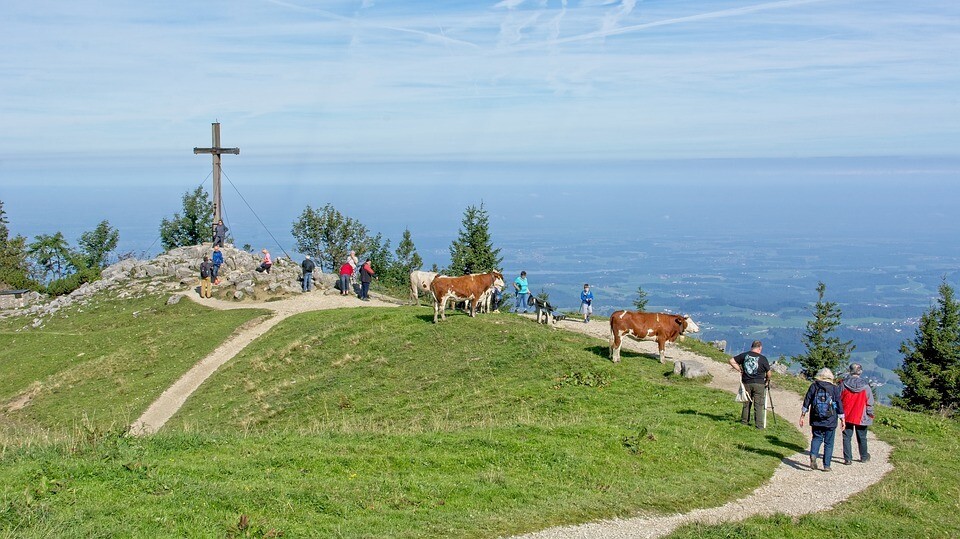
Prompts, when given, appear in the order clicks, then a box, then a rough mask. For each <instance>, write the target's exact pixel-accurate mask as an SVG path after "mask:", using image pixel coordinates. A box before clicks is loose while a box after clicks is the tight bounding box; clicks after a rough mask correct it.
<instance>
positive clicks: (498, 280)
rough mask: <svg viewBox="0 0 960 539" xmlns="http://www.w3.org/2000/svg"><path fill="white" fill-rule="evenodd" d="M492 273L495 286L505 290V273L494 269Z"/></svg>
mask: <svg viewBox="0 0 960 539" xmlns="http://www.w3.org/2000/svg"><path fill="white" fill-rule="evenodd" d="M491 273H492V274H493V286H494V287H496V289H497V290H503V287H504V286H506V284H505V283H504V282H503V274H502V273H500V272H499V271H493V272H491Z"/></svg>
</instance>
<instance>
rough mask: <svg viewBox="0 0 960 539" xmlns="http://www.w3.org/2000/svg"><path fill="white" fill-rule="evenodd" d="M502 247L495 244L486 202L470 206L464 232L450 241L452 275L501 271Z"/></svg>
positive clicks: (449, 269) (464, 218)
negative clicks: (485, 205)
mask: <svg viewBox="0 0 960 539" xmlns="http://www.w3.org/2000/svg"><path fill="white" fill-rule="evenodd" d="M501 262H503V257H501V256H500V249H499V248H498V249H494V248H493V241H492V240H491V239H490V217H489V215H488V214H487V210H485V209H484V207H483V203H482V202H481V203H480V207H479V208H478V207H476V206H467V209H466V210H464V212H463V221H462V223H461V228H460V234H459V236H458V237H457V239H456V240H454V241H453V243H451V244H450V267H449V268H447V273H448V274H449V275H465V274H468V273H484V272H487V271H500V270H501V267H500V263H501Z"/></svg>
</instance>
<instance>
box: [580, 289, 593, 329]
mask: <svg viewBox="0 0 960 539" xmlns="http://www.w3.org/2000/svg"><path fill="white" fill-rule="evenodd" d="M580 312H581V313H583V323H584V324H586V323H587V322H589V321H590V315H591V314H593V292H591V291H590V285H589V284H584V285H583V292H580Z"/></svg>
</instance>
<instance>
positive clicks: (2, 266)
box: [0, 200, 36, 289]
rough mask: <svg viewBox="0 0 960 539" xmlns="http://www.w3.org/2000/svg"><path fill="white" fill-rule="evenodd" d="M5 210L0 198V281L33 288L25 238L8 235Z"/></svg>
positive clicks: (13, 286)
mask: <svg viewBox="0 0 960 539" xmlns="http://www.w3.org/2000/svg"><path fill="white" fill-rule="evenodd" d="M6 214H7V212H6V211H4V209H3V201H2V200H0V283H2V284H3V285H6V286H9V287H11V288H17V289H20V288H34V287H35V286H36V283H34V282H33V281H32V280H31V279H30V268H29V266H28V265H27V251H26V249H27V239H26V238H25V237H23V236H21V235H19V234H18V235H16V236H14V237H12V238H11V237H10V229H9V228H7V224H8V223H9V221H8V220H7V217H6Z"/></svg>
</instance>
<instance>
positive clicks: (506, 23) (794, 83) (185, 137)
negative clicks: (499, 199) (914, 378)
mask: <svg viewBox="0 0 960 539" xmlns="http://www.w3.org/2000/svg"><path fill="white" fill-rule="evenodd" d="M317 5H318V4H313V3H307V2H303V1H289V0H264V1H263V2H260V3H245V4H242V5H241V6H237V5H236V4H235V3H229V2H226V1H225V0H222V1H216V0H215V1H213V2H212V3H210V5H208V6H207V7H206V8H205V11H204V13H203V14H200V13H198V12H197V11H196V9H195V6H193V5H192V4H188V3H186V2H179V1H175V2H169V3H160V4H149V3H148V4H142V3H141V4H127V3H122V2H118V1H116V0H111V1H108V2H106V3H99V2H97V3H94V2H88V1H86V0H81V1H79V2H75V3H70V4H60V3H56V2H49V3H45V2H42V1H41V2H40V3H29V4H28V3H26V2H16V1H15V2H13V3H12V4H10V5H9V6H7V7H5V21H4V23H3V30H4V31H3V32H0V47H2V48H3V50H5V51H8V53H7V54H5V55H3V56H2V57H0V116H2V117H3V118H4V130H3V131H2V132H0V152H5V153H22V152H28V153H29V152H30V151H34V149H36V148H49V147H51V146H52V147H55V148H71V149H77V150H83V151H99V152H103V153H110V152H116V151H132V152H136V151H145V150H146V149H157V148H160V149H168V150H169V151H173V150H176V151H180V149H181V148H183V147H186V148H192V147H193V146H195V145H197V144H200V143H203V142H204V140H199V141H198V140H197V137H198V134H199V136H200V137H201V138H205V137H206V133H207V130H208V128H207V127H206V124H207V123H208V122H210V121H213V120H215V119H218V118H219V119H220V120H221V121H223V122H224V136H225V138H227V137H230V138H231V139H232V140H233V141H235V142H231V143H233V144H238V145H240V144H244V145H246V146H247V147H249V148H256V149H257V150H256V151H260V152H280V151H281V149H284V150H286V151H289V150H290V149H295V152H294V153H298V154H301V155H307V154H309V155H318V156H322V157H325V158H343V157H350V158H364V157H365V156H370V155H397V156H411V157H417V156H426V157H429V156H436V155H445V156H450V155H459V156H468V157H483V156H486V157H498V156H544V157H551V156H560V157H570V156H591V157H597V158H602V157H605V156H613V157H640V156H667V155H670V156H675V155H687V156H715V155H783V154H791V155H793V154H798V155H820V154H828V155H832V154H860V153H867V154H869V153H899V154H903V153H908V154H909V153H921V154H922V153H947V154H950V153H953V154H955V153H956V152H957V150H956V148H958V147H960V122H958V120H957V118H960V102H958V100H957V99H956V97H955V92H956V88H957V87H958V86H960V61H958V60H957V58H956V55H955V54H953V52H954V51H957V50H960V36H958V34H957V33H956V31H955V29H956V27H957V26H958V24H960V4H958V3H956V2H952V1H946V0H929V1H926V2H922V3H909V4H907V3H898V2H893V1H889V0H878V1H876V2H869V3H859V2H847V1H840V0H785V1H775V2H756V1H753V2H748V1H742V0H720V1H706V0H701V1H692V2H683V3H672V2H671V3H658V2H648V3H639V2H637V1H636V0H614V1H581V2H569V3H568V2H567V1H566V0H525V1H522V0H505V1H503V2H490V3H488V4H486V5H478V4H471V3H459V2H454V3H434V4H429V5H421V4H416V5H414V4H394V3H384V2H373V1H370V0H350V1H348V0H342V1H335V2H329V3H324V4H323V6H324V8H323V9H320V8H317V7H316V6H317ZM251 151H253V150H251ZM245 152H247V150H246V149H245ZM244 155H245V156H248V155H251V154H250V153H245V154H244Z"/></svg>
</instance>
